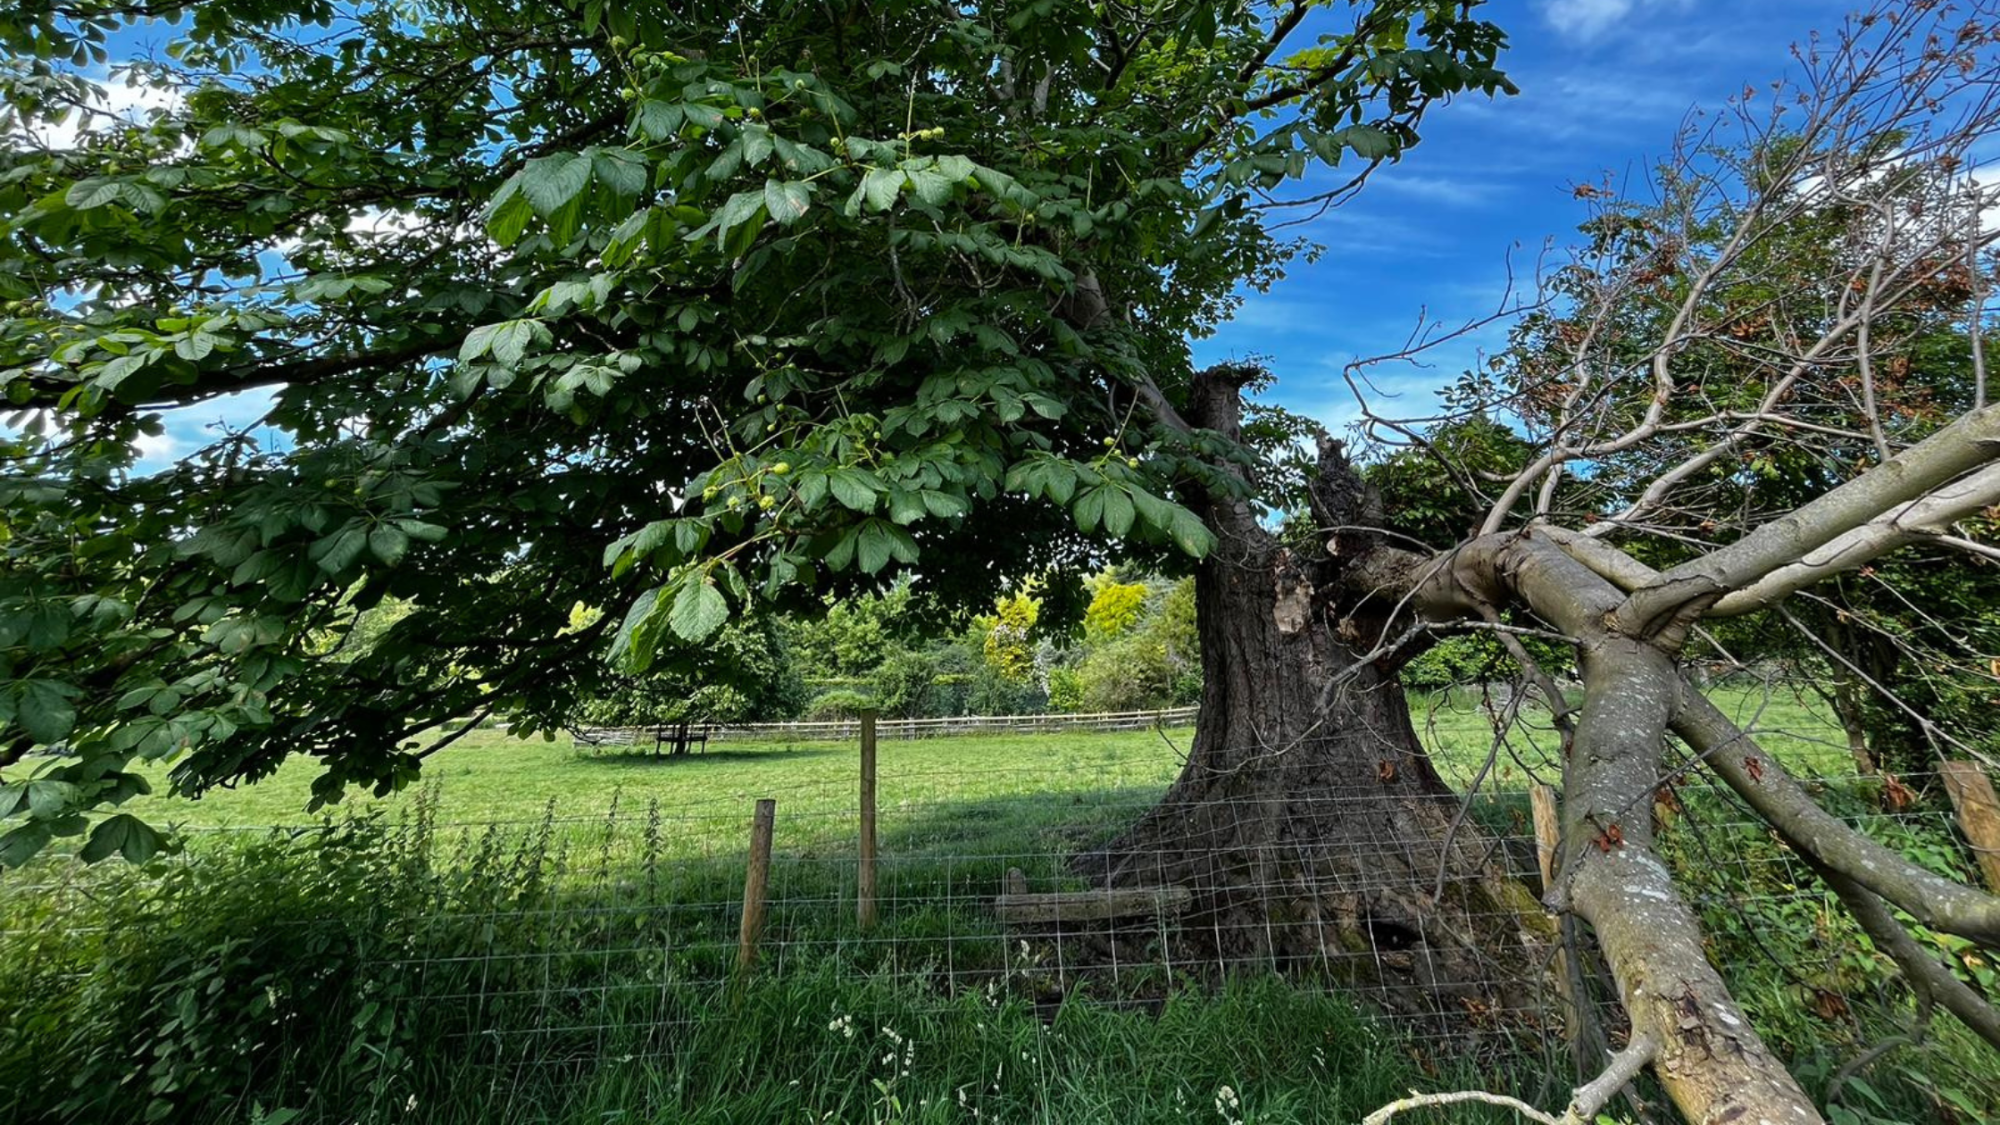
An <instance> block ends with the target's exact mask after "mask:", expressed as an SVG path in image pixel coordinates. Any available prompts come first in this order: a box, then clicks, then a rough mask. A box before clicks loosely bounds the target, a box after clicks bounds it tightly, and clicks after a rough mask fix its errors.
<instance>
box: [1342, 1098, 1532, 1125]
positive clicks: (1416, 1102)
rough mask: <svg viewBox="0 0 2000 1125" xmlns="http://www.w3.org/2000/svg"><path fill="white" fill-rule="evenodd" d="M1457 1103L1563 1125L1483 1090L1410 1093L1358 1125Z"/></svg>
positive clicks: (1376, 1124) (1521, 1103) (1516, 1101)
mask: <svg viewBox="0 0 2000 1125" xmlns="http://www.w3.org/2000/svg"><path fill="white" fill-rule="evenodd" d="M1460 1102H1484V1103H1485V1104H1487V1105H1497V1106H1502V1107H1505V1108H1507V1109H1511V1110H1513V1111H1514V1112H1515V1113H1518V1114H1520V1115H1521V1116H1523V1117H1525V1118H1527V1119H1528V1120H1530V1121H1537V1122H1540V1123H1541V1125H1563V1121H1562V1119H1561V1118H1559V1117H1556V1116H1554V1115H1553V1114H1548V1113H1543V1112H1542V1111H1541V1110H1539V1109H1536V1108H1535V1107H1534V1106H1531V1105H1529V1104H1528V1103H1527V1102H1524V1101H1522V1100H1520V1099H1519V1098H1510V1097H1508V1096H1507V1095H1505V1094H1489V1093H1487V1092H1486V1091H1485V1090H1456V1091H1453V1092H1451V1093H1448V1094H1419V1093H1417V1092H1416V1091H1415V1090H1411V1091H1410V1096H1409V1097H1407V1098H1402V1099H1399V1100H1397V1101H1393V1102H1390V1103H1389V1104H1388V1105H1385V1106H1383V1107H1382V1108H1381V1109H1378V1110H1376V1111H1375V1112H1374V1113H1371V1114H1369V1115H1368V1116H1366V1117H1364V1118H1362V1119H1361V1125H1383V1123H1384V1122H1386V1121H1388V1120H1389V1119H1390V1118H1391V1117H1394V1116H1396V1115H1397V1114H1399V1113H1401V1112H1403V1111H1404V1110H1406V1109H1422V1108H1424V1107H1426V1106H1434V1105H1457V1104H1459V1103H1460Z"/></svg>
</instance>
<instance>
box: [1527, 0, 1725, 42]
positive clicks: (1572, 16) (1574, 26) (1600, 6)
mask: <svg viewBox="0 0 2000 1125" xmlns="http://www.w3.org/2000/svg"><path fill="white" fill-rule="evenodd" d="M1688 3H1689V0H1662V2H1658V3H1652V4H1644V5H1642V4H1641V3H1640V2H1639V0H1544V2H1543V4H1542V19H1544V20H1545V21H1547V22H1548V24H1549V26H1550V27H1553V28H1555V30H1556V34H1558V35H1560V36H1562V37H1563V38H1565V39H1573V40H1576V41H1577V42H1579V43H1589V42H1592V41H1594V40H1595V39H1597V38H1598V37H1599V36H1601V35H1603V34H1604V33H1605V32H1607V31H1610V30H1611V29H1612V28H1614V27H1616V26H1617V25H1619V24H1620V23H1623V22H1625V21H1626V20H1627V19H1629V18H1630V17H1631V16H1632V14H1633V13H1634V12H1635V11H1638V10H1640V9H1641V8H1647V9H1652V10H1655V11H1657V10H1658V9H1660V8H1675V9H1683V8H1686V7H1687V6H1688Z"/></svg>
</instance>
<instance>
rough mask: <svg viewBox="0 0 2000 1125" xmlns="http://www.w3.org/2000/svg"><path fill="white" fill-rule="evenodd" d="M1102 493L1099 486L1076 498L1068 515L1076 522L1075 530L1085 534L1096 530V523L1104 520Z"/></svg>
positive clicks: (1102, 489)
mask: <svg viewBox="0 0 2000 1125" xmlns="http://www.w3.org/2000/svg"><path fill="white" fill-rule="evenodd" d="M1104 491H1105V490H1104V487H1103V486H1099V487H1097V488H1093V489H1091V490H1090V491H1089V492H1086V493H1084V494H1083V495H1081V496H1079V497H1077V498H1076V504H1075V505H1074V506H1073V507H1071V508H1070V515H1071V516H1072V517H1074V518H1075V520H1076V526H1077V530H1079V531H1082V532H1084V533H1085V534H1089V533H1090V532H1092V531H1095V530H1097V525H1098V522H1099V521H1101V520H1102V519H1103V518H1104Z"/></svg>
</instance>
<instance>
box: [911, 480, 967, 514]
mask: <svg viewBox="0 0 2000 1125" xmlns="http://www.w3.org/2000/svg"><path fill="white" fill-rule="evenodd" d="M923 499H924V507H926V508H929V509H930V513H931V515H934V516H937V517H939V518H940V519H950V518H952V517H953V516H962V515H964V514H966V513H967V512H970V511H971V510H972V503H971V502H970V501H968V500H966V499H965V498H964V497H962V496H953V495H952V494H950V493H948V492H938V491H936V490H935V489H929V488H926V489H924V491H923Z"/></svg>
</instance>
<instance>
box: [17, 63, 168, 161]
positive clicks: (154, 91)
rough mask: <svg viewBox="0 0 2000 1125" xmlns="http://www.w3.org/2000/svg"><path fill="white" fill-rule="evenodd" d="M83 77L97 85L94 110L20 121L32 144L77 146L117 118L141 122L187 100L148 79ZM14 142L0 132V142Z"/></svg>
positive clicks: (105, 75) (105, 74) (102, 74)
mask: <svg viewBox="0 0 2000 1125" xmlns="http://www.w3.org/2000/svg"><path fill="white" fill-rule="evenodd" d="M84 77H86V78H88V79H89V80H90V81H91V82H92V83H93V84H94V86H95V91H94V92H95V97H94V98H92V99H91V101H92V109H93V110H94V111H95V112H91V113H84V112H82V111H79V110H75V109H72V110H71V111H70V112H69V115H68V116H67V117H65V118H64V119H63V120H62V121H61V122H50V121H45V120H36V121H30V122H24V123H20V124H17V125H16V126H15V128H16V129H18V130H20V131H21V132H24V133H26V134H27V137H26V139H27V140H28V142H29V144H31V145H34V146H37V147H47V148H54V149H65V148H75V147H76V145H77V142H78V141H79V140H81V139H82V137H83V136H84V134H86V133H96V132H101V131H103V130H104V129H105V128H106V127H107V126H109V125H110V124H111V121H112V119H114V118H115V119H117V120H119V121H126V122H131V123H133V124H141V123H143V122H145V121H146V120H147V119H148V118H149V117H150V115H152V114H153V113H155V112H170V111H172V110H175V109H178V108H180V106H181V105H182V103H184V102H185V101H186V100H187V95H186V93H185V92H184V91H181V90H178V89H174V88H172V87H168V86H155V85H151V84H149V83H145V82H140V83H138V84H136V85H133V84H129V83H128V82H127V81H126V80H125V79H124V78H122V77H117V78H114V77H111V76H110V74H109V72H94V73H90V74H86V75H85V76H84ZM11 143H12V142H11V139H8V138H5V137H4V135H0V144H11Z"/></svg>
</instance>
